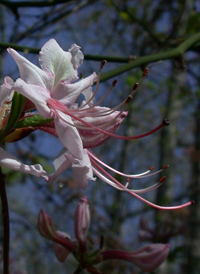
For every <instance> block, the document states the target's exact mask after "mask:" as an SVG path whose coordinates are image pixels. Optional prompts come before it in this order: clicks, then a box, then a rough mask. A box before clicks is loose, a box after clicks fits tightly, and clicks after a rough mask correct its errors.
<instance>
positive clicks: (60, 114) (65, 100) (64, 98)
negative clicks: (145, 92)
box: [7, 39, 191, 209]
mask: <svg viewBox="0 0 200 274" xmlns="http://www.w3.org/2000/svg"><path fill="white" fill-rule="evenodd" d="M8 52H9V53H10V54H11V55H12V57H13V58H14V59H15V61H16V63H17V65H18V67H19V70H20V76H21V78H19V79H18V80H17V81H16V82H15V83H14V84H8V85H7V87H12V89H13V90H15V91H17V92H19V93H21V94H22V95H24V96H25V97H27V98H28V99H29V100H31V101H32V102H33V103H34V104H35V106H36V108H37V110H38V111H39V113H40V114H41V115H42V116H43V117H45V118H48V119H51V118H54V124H55V130H56V134H57V135H58V137H59V139H60V141H61V143H62V144H63V146H64V149H63V150H62V151H61V152H60V153H59V155H58V157H57V158H56V160H55V161H54V166H55V172H54V173H53V174H52V175H51V176H50V179H49V182H52V181H54V180H55V179H56V178H57V177H58V176H59V174H60V173H62V172H63V171H64V170H66V169H67V168H68V167H70V166H72V171H73V178H74V181H75V182H76V183H77V184H78V185H79V186H81V187H82V188H84V189H85V188H86V187H87V185H88V180H95V178H94V177H93V173H94V174H95V175H96V176H98V177H99V178H100V179H102V180H103V181H105V182H106V183H107V184H109V185H111V186H113V187H115V188H116V189H118V190H121V191H126V192H128V193H130V194H131V195H133V196H135V197H137V198H138V199H140V200H142V201H143V202H145V203H147V204H149V205H151V206H153V207H155V208H159V209H176V208H180V207H184V206H188V205H191V202H188V203H186V204H184V205H181V206H176V207H160V206H157V205H154V204H153V203H151V202H148V201H147V200H145V199H144V198H142V197H141V196H140V195H139V194H140V193H145V192H149V191H152V190H154V189H156V188H157V187H159V186H160V185H161V184H162V182H163V181H164V180H165V178H164V177H162V178H161V179H160V180H159V181H158V182H157V183H156V184H155V185H153V186H151V187H148V188H146V189H141V190H134V189H129V188H128V185H129V180H130V179H131V178H144V177H147V176H151V175H153V174H157V173H158V172H161V171H162V170H163V169H164V168H166V166H165V167H163V169H161V170H160V171H157V172H155V173H151V170H152V169H151V168H150V169H149V170H147V171H145V172H143V173H141V174H136V175H133V174H124V173H122V172H120V171H117V170H115V169H113V168H112V167H109V166H108V165H106V164H105V163H104V162H102V161H101V160H100V159H98V158H97V157H96V156H95V155H94V154H93V153H92V151H90V150H87V149H89V148H92V147H95V146H97V145H99V144H101V143H102V142H104V141H106V140H107V139H108V138H110V137H114V138H120V139H123V140H133V139H138V138H143V137H145V136H148V135H150V134H152V133H154V132H155V131H157V130H159V129H161V128H162V127H164V126H166V125H168V124H169V122H168V121H167V120H164V121H163V122H162V123H161V124H160V125H159V126H158V127H156V128H155V129H153V130H151V131H150V132H148V133H145V134H141V135H139V136H119V135H116V134H115V131H116V130H117V128H118V127H119V126H120V124H121V123H122V121H123V119H124V118H125V117H126V116H127V114H128V112H126V111H124V109H125V107H126V105H127V104H128V103H129V102H130V100H131V99H132V96H133V94H134V93H135V91H136V89H137V87H138V84H135V85H134V87H133V90H132V92H131V93H130V95H129V96H128V97H127V98H126V99H125V100H124V101H123V102H121V103H120V104H119V105H118V106H115V107H114V108H112V109H110V108H105V107H99V106H98V105H99V104H100V103H101V102H102V101H103V100H104V99H105V97H106V96H107V95H108V94H109V93H110V91H111V90H112V88H113V87H114V86H115V84H116V80H114V81H113V84H112V86H111V88H110V89H109V90H108V92H107V93H106V94H105V95H104V96H103V97H102V98H101V99H100V100H99V101H98V102H96V103H95V102H94V97H95V95H96V92H97V90H98V86H99V82H100V70H101V68H102V67H103V65H104V63H105V62H102V64H101V67H100V70H99V73H98V77H97V75H96V73H95V72H93V74H92V75H90V76H89V77H87V78H85V79H81V80H79V81H77V82H75V83H73V82H74V81H76V80H77V78H78V77H77V74H78V72H77V69H78V67H79V66H80V65H81V64H82V62H83V54H82V52H81V51H80V47H79V46H77V45H75V44H73V45H72V47H71V48H70V49H69V51H68V52H65V51H63V50H62V49H61V48H60V46H59V45H58V44H57V42H56V41H55V40H54V39H51V40H49V41H48V42H47V43H46V44H45V45H44V46H43V47H42V49H41V51H40V55H39V62H40V65H41V67H42V69H40V68H38V67H37V66H35V65H33V64H32V63H31V62H29V61H28V60H27V59H26V58H24V57H22V56H21V55H19V54H18V53H17V52H16V51H15V50H13V49H11V48H9V49H8ZM147 74H148V69H146V70H145V71H144V75H143V78H144V77H145V76H146V75H147ZM95 81H97V84H96V89H95V91H94V93H92V85H93V83H94V82H95ZM81 93H82V94H83V95H84V96H85V100H84V101H83V102H82V104H81V105H80V106H78V104H77V103H76V99H77V98H78V96H79V95H80V94H81ZM120 109H122V110H121V111H119V110H120ZM43 130H46V131H50V128H49V129H47V127H45V128H43ZM51 133H53V131H52V130H51ZM86 148H87V149H86ZM105 169H108V170H111V171H113V172H115V173H116V174H119V175H121V176H123V177H126V178H127V184H126V185H125V186H124V185H123V184H121V183H120V182H119V181H117V180H116V179H115V178H114V177H113V176H111V175H110V174H109V173H108V172H107V171H106V170H105ZM149 173H150V174H149Z"/></svg>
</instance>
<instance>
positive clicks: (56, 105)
mask: <svg viewBox="0 0 200 274" xmlns="http://www.w3.org/2000/svg"><path fill="white" fill-rule="evenodd" d="M48 104H49V105H50V106H51V107H52V108H53V110H54V111H55V112H56V114H57V115H58V116H59V117H60V118H61V119H62V120H63V121H65V120H64V119H63V118H62V116H60V114H59V113H58V111H57V110H60V111H62V112H63V113H65V114H67V115H69V116H70V117H71V118H73V119H74V120H77V121H79V122H81V123H82V124H84V125H86V126H88V127H89V128H91V129H96V130H97V131H99V132H101V133H104V134H105V135H107V136H110V137H115V138H118V139H122V140H134V139H139V138H143V137H146V136H148V135H150V134H152V133H154V132H156V131H158V130H159V129H161V128H162V127H164V126H166V125H169V122H168V121H167V120H164V121H163V122H162V123H161V124H160V125H159V126H157V127H156V128H154V129H153V130H151V131H149V132H147V133H144V134H141V135H138V136H120V135H116V134H114V133H111V132H108V131H105V130H103V129H100V128H99V127H96V126H94V125H92V124H89V123H87V122H86V121H84V120H82V119H81V118H78V117H76V116H75V115H73V114H72V113H70V111H69V110H68V108H67V107H66V106H64V105H63V104H60V103H58V101H54V100H52V99H49V100H48ZM71 126H74V127H76V126H75V125H73V124H71ZM77 128H78V126H77ZM89 128H84V129H85V130H90V129H89Z"/></svg>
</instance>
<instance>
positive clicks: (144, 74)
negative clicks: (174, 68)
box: [143, 68, 149, 77]
mask: <svg viewBox="0 0 200 274" xmlns="http://www.w3.org/2000/svg"><path fill="white" fill-rule="evenodd" d="M148 74H149V69H148V68H145V70H144V72H143V77H146V76H147V75H148Z"/></svg>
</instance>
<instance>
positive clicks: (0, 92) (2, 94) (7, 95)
mask: <svg viewBox="0 0 200 274" xmlns="http://www.w3.org/2000/svg"><path fill="white" fill-rule="evenodd" d="M4 83H7V85H5V84H3V85H1V86H0V110H1V108H2V106H3V104H4V102H5V101H11V99H12V95H13V91H11V87H12V84H13V80H12V79H11V78H10V77H8V76H6V77H5V78H4ZM9 85H10V87H9Z"/></svg>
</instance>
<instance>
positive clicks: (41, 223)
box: [38, 209, 56, 241]
mask: <svg viewBox="0 0 200 274" xmlns="http://www.w3.org/2000/svg"><path fill="white" fill-rule="evenodd" d="M38 230H39V232H40V234H41V235H42V236H43V237H45V238H47V239H50V240H52V241H54V240H55V239H56V231H55V228H54V225H53V222H52V219H51V218H50V217H49V216H48V215H47V214H46V213H44V211H43V209H41V210H40V213H39V217H38Z"/></svg>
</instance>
